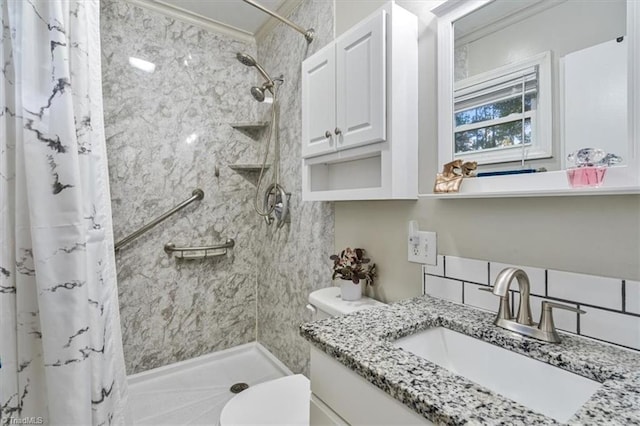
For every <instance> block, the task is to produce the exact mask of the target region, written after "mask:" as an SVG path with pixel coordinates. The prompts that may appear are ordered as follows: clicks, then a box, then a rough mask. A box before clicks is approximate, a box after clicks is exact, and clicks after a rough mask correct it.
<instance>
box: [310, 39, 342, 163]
mask: <svg viewBox="0 0 640 426" xmlns="http://www.w3.org/2000/svg"><path fill="white" fill-rule="evenodd" d="M335 62H336V61H335V45H334V44H330V45H329V46H327V47H325V48H323V49H322V50H320V51H318V52H317V53H316V54H314V55H313V56H311V57H309V58H307V59H305V60H304V62H302V157H311V156H314V155H319V154H325V153H327V152H331V151H334V150H335V135H334V134H333V130H334V129H335V127H336V69H335Z"/></svg>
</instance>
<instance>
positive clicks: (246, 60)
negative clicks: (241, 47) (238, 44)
mask: <svg viewBox="0 0 640 426" xmlns="http://www.w3.org/2000/svg"><path fill="white" fill-rule="evenodd" d="M236 59H237V60H238V61H240V63H241V64H242V65H246V66H248V67H254V66H255V65H256V60H255V59H253V57H252V56H251V55H247V54H246V53H242V52H238V53H236Z"/></svg>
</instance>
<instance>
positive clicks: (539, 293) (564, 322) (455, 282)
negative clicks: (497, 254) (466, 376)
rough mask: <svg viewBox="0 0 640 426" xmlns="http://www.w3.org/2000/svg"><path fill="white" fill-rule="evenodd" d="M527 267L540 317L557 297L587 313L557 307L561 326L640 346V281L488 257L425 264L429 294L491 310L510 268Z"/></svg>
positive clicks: (441, 258)
mask: <svg viewBox="0 0 640 426" xmlns="http://www.w3.org/2000/svg"><path fill="white" fill-rule="evenodd" d="M511 266H515V267H518V268H520V269H523V270H524V271H525V272H526V273H527V275H528V276H529V281H530V283H531V311H532V316H533V319H534V321H538V319H539V317H540V308H541V303H542V301H543V300H553V301H557V302H561V303H564V304H566V305H569V306H573V307H577V308H580V309H582V310H584V311H586V312H587V313H586V314H585V315H578V314H576V313H573V312H569V311H563V310H555V311H554V313H553V315H554V321H555V324H556V327H557V328H558V329H559V330H563V331H567V332H569V333H573V334H578V335H581V336H587V337H591V338H594V339H598V340H602V341H605V342H608V343H613V344H616V345H620V346H624V347H626V348H630V349H635V350H640V282H638V281H632V280H625V279H622V278H611V277H600V276H595V275H585V274H577V273H573V272H564V271H556V270H551V269H543V268H534V267H528V266H522V265H509V264H505V263H499V262H491V261H487V260H477V259H466V258H462V257H456V256H445V255H438V261H437V265H433V266H432V265H427V266H424V267H423V280H422V285H423V293H424V294H429V295H431V296H434V297H439V298H442V299H447V300H450V301H452V302H457V303H462V304H465V305H469V306H473V307H476V308H480V309H484V310H487V311H491V312H497V311H498V305H499V303H500V300H499V298H498V297H497V296H495V295H493V294H492V293H490V292H486V291H480V290H481V289H483V288H487V287H488V286H492V285H493V283H494V282H495V280H496V276H497V275H498V273H499V272H500V271H502V270H503V269H504V268H507V267H511ZM518 304H519V297H518V284H517V282H513V283H512V285H511V306H512V309H513V310H514V312H513V313H514V314H515V312H517V310H518Z"/></svg>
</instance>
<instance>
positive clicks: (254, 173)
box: [229, 164, 271, 186]
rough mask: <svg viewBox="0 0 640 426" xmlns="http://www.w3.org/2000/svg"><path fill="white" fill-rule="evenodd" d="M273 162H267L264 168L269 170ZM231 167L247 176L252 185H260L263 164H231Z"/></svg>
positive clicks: (244, 176)
mask: <svg viewBox="0 0 640 426" xmlns="http://www.w3.org/2000/svg"><path fill="white" fill-rule="evenodd" d="M269 167H271V164H265V165H264V169H265V170H268V169H269ZM229 168H230V169H231V170H233V171H234V172H236V173H237V174H239V175H240V176H242V177H243V178H245V179H246V180H247V181H248V182H250V183H251V184H252V185H256V186H257V185H258V180H259V179H260V170H261V169H262V164H229Z"/></svg>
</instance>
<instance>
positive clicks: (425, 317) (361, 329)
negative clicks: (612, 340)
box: [300, 296, 640, 425]
mask: <svg viewBox="0 0 640 426" xmlns="http://www.w3.org/2000/svg"><path fill="white" fill-rule="evenodd" d="M494 315H495V314H491V313H487V312H483V311H478V310H476V309H473V308H469V307H466V306H462V305H457V304H454V303H451V302H448V301H445V300H441V299H436V298H433V297H430V296H422V297H417V298H414V299H409V300H406V301H402V302H399V303H396V304H392V305H388V306H384V307H380V308H375V309H371V310H366V311H360V312H356V313H354V314H350V315H347V316H343V317H337V318H329V319H326V320H321V321H316V322H313V323H309V324H303V325H302V326H301V328H300V330H301V334H302V336H304V337H305V338H306V339H307V340H309V341H310V342H311V343H312V344H313V345H315V346H316V347H318V348H319V349H321V350H323V351H324V352H326V353H327V354H329V355H331V356H332V357H334V358H335V359H336V360H337V361H339V362H340V363H342V364H344V365H345V366H347V367H349V368H350V369H352V370H353V371H355V372H356V373H358V374H359V375H360V376H362V377H364V378H365V379H367V380H368V381H369V382H371V383H372V384H373V385H375V386H377V387H378V388H380V389H382V390H383V391H385V392H387V393H388V394H389V395H391V396H392V397H394V398H396V399H398V400H400V401H401V402H403V403H404V404H405V405H407V406H409V407H410V408H412V409H413V410H415V411H416V412H418V413H420V414H422V415H423V416H424V417H425V418H427V419H429V420H431V421H433V422H436V423H442V424H450V425H461V424H509V425H531V424H556V423H557V422H555V420H553V419H551V418H549V417H546V416H544V415H542V414H538V413H535V412H533V411H531V410H529V409H527V408H526V407H524V406H522V405H520V404H518V403H516V402H514V401H511V400H510V399H507V398H505V397H503V396H501V395H499V394H497V393H495V392H493V391H490V390H488V389H486V388H483V387H482V386H480V385H477V384H475V383H473V382H471V381H469V380H467V379H465V378H463V377H460V376H457V375H455V374H453V373H451V372H449V371H448V370H446V369H444V368H442V367H439V366H437V365H436V364H433V363H430V362H428V361H426V360H425V359H423V358H420V357H418V356H416V355H413V354H411V353H409V352H405V351H403V350H401V349H398V348H395V347H394V346H393V345H392V341H394V340H396V339H398V338H400V337H404V336H406V335H409V334H412V333H414V332H416V331H419V330H422V329H426V328H429V327H434V326H443V327H446V328H449V329H451V330H454V331H457V332H460V333H464V334H467V335H469V336H472V337H476V338H479V339H481V340H484V341H487V342H490V343H493V344H495V345H497V346H501V347H504V348H506V349H509V350H512V351H514V352H517V353H521V354H524V355H527V356H529V357H531V358H534V359H537V360H539V361H543V362H546V363H549V364H551V365H555V366H558V367H561V368H563V369H565V370H568V371H571V372H574V373H577V374H580V375H582V376H585V377H587V378H590V379H593V380H596V381H599V382H602V383H603V386H602V387H601V388H600V389H599V390H598V391H597V392H596V393H595V394H594V395H593V397H592V398H591V399H590V400H589V401H588V402H587V403H586V404H585V405H584V406H583V407H582V408H581V409H580V410H579V411H578V412H577V413H576V414H575V415H574V416H573V417H572V418H571V419H570V421H569V424H598V425H600V424H624V425H630V424H640V353H636V352H632V351H625V350H622V349H618V348H615V347H612V346H609V345H604V344H600V343H598V342H594V341H590V340H587V339H584V338H581V337H576V336H569V335H564V334H563V335H561V337H562V339H563V341H562V343H561V344H551V343H544V342H540V341H537V340H534V339H530V338H525V337H519V336H516V335H514V334H513V333H511V332H508V331H506V330H503V329H501V328H498V327H496V326H494V325H493V319H494Z"/></svg>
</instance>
